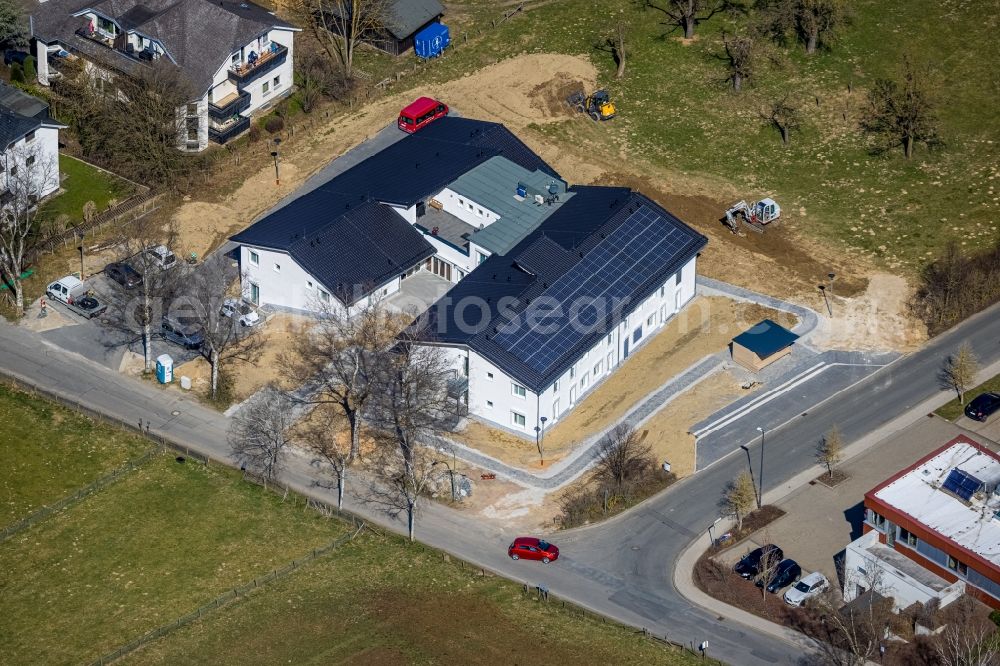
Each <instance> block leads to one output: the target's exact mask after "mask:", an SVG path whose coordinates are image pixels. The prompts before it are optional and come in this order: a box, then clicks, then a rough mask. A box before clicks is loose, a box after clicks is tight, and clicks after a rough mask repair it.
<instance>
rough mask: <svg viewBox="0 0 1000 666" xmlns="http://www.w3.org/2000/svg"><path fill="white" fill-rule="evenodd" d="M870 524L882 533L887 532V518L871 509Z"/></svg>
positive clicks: (869, 514)
mask: <svg viewBox="0 0 1000 666" xmlns="http://www.w3.org/2000/svg"><path fill="white" fill-rule="evenodd" d="M868 524H869V525H871V526H872V527H874V528H875V529H877V530H879V531H880V532H882V531H884V530H885V516H880V515H879V514H877V513H875V512H874V511H872V510H871V509H868Z"/></svg>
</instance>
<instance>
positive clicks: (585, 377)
mask: <svg viewBox="0 0 1000 666" xmlns="http://www.w3.org/2000/svg"><path fill="white" fill-rule="evenodd" d="M588 384H590V373H589V372H585V373H583V374H582V375H580V388H581V389H585V388H587V385H588Z"/></svg>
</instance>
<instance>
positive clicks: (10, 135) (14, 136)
mask: <svg viewBox="0 0 1000 666" xmlns="http://www.w3.org/2000/svg"><path fill="white" fill-rule="evenodd" d="M41 126H42V121H41V120H39V119H38V118H29V117H27V116H22V115H21V114H20V113H14V112H13V111H10V110H9V109H6V108H3V107H0V149H2V150H6V149H7V147H8V146H9V145H10V144H12V143H14V142H15V141H17V140H18V139H20V138H22V137H23V136H24V135H25V134H27V133H28V132H31V131H33V130H36V129H38V128H39V127H41Z"/></svg>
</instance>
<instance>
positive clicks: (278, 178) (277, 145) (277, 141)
mask: <svg viewBox="0 0 1000 666" xmlns="http://www.w3.org/2000/svg"><path fill="white" fill-rule="evenodd" d="M280 147H281V137H280V136H276V137H274V150H272V151H271V157H273V158H274V184H275V185H281V176H280V175H279V174H278V148H280Z"/></svg>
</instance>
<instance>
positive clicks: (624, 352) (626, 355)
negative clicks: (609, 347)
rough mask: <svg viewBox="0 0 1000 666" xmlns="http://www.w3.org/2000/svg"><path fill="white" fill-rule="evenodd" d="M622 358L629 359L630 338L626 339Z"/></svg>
mask: <svg viewBox="0 0 1000 666" xmlns="http://www.w3.org/2000/svg"><path fill="white" fill-rule="evenodd" d="M622 358H623V359H624V358H628V338H625V349H624V350H622Z"/></svg>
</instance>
